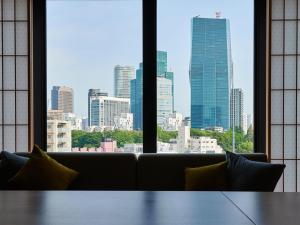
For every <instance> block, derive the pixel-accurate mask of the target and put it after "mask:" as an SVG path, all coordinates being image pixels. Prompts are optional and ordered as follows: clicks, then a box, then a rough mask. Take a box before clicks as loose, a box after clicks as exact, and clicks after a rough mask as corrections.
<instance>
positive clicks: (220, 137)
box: [72, 127, 253, 153]
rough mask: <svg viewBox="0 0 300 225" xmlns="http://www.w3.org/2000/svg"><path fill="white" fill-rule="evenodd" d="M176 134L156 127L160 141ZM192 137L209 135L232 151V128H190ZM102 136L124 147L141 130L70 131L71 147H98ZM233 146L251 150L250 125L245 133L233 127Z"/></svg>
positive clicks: (138, 138) (138, 140)
mask: <svg viewBox="0 0 300 225" xmlns="http://www.w3.org/2000/svg"><path fill="white" fill-rule="evenodd" d="M177 135H178V132H177V131H164V130H163V129H162V128H160V127H158V128H157V139H158V141H162V142H169V141H170V139H175V138H176V137H177ZM191 136H192V137H201V136H205V137H211V138H215V139H217V141H218V145H220V146H221V147H222V148H223V149H224V150H225V151H232V130H228V131H225V132H216V131H209V130H200V129H194V128H191ZM103 138H112V139H114V140H116V141H117V144H118V147H119V148H120V147H124V144H126V143H142V142H143V132H141V131H121V130H114V131H104V132H85V131H75V130H73V131H72V147H80V148H82V147H97V148H98V147H99V146H100V142H101V140H102V139H103ZM235 146H236V151H237V152H239V153H251V152H253V129H252V128H251V127H250V128H249V129H248V132H247V134H246V135H244V133H243V131H242V130H240V129H238V128H236V129H235Z"/></svg>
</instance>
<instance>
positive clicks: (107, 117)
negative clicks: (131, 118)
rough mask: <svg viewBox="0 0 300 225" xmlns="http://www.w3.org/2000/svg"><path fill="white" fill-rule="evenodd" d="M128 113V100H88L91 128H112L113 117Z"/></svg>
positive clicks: (110, 98) (102, 97) (108, 98)
mask: <svg viewBox="0 0 300 225" xmlns="http://www.w3.org/2000/svg"><path fill="white" fill-rule="evenodd" d="M122 113H130V99H128V98H115V97H108V96H94V97H91V98H90V114H91V117H90V120H91V121H90V125H91V126H92V127H93V126H95V127H100V128H101V127H114V125H115V121H114V120H115V117H121V115H122Z"/></svg>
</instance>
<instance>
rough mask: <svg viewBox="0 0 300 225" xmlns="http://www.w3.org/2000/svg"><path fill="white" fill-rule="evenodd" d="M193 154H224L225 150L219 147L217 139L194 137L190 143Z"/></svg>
mask: <svg viewBox="0 0 300 225" xmlns="http://www.w3.org/2000/svg"><path fill="white" fill-rule="evenodd" d="M188 143H189V151H190V152H191V153H202V154H212V153H222V151H223V149H222V148H221V147H220V146H219V145H218V143H217V139H213V138H210V137H192V138H190V139H189V141H188Z"/></svg>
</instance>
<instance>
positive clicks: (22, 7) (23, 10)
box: [15, 0, 28, 20]
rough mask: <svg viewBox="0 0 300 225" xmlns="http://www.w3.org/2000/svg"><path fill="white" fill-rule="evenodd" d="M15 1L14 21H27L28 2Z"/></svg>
mask: <svg viewBox="0 0 300 225" xmlns="http://www.w3.org/2000/svg"><path fill="white" fill-rule="evenodd" d="M15 1H16V20H27V10H28V8H27V4H28V0H15Z"/></svg>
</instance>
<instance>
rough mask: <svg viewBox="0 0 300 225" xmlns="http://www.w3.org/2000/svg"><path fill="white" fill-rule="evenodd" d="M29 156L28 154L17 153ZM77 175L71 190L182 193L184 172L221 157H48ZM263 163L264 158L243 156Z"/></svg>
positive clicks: (221, 159)
mask: <svg viewBox="0 0 300 225" xmlns="http://www.w3.org/2000/svg"><path fill="white" fill-rule="evenodd" d="M17 154H18V155H22V156H28V155H29V153H17ZM48 154H49V156H51V157H52V158H54V159H55V160H57V161H58V162H60V163H61V164H63V165H65V166H67V167H70V168H72V169H74V170H76V171H78V172H80V175H79V177H78V178H77V179H76V180H75V181H74V182H73V183H72V185H71V186H70V189H71V190H184V169H185V168H186V167H197V166H204V165H209V164H214V163H218V162H221V161H224V160H225V155H224V154H214V155H204V154H141V155H139V156H136V155H135V154H130V153H48ZM244 156H246V157H247V158H248V159H251V160H255V161H261V162H266V161H267V157H266V155H264V154H248V155H244Z"/></svg>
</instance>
